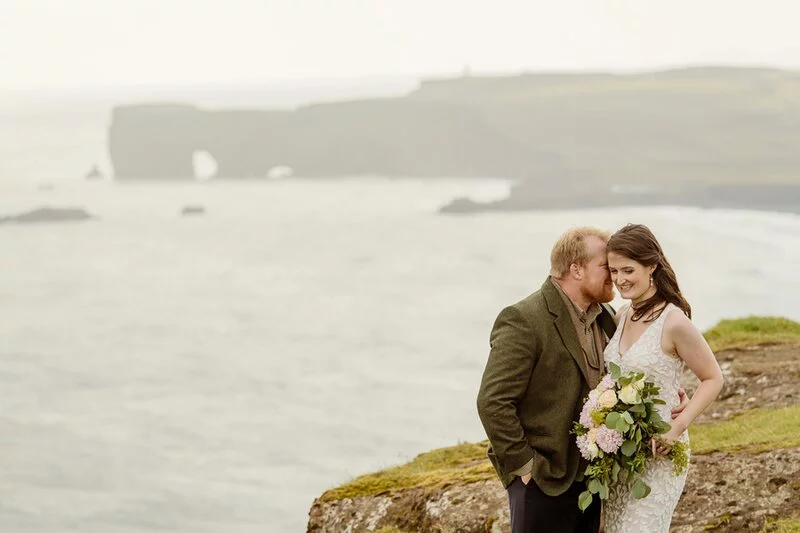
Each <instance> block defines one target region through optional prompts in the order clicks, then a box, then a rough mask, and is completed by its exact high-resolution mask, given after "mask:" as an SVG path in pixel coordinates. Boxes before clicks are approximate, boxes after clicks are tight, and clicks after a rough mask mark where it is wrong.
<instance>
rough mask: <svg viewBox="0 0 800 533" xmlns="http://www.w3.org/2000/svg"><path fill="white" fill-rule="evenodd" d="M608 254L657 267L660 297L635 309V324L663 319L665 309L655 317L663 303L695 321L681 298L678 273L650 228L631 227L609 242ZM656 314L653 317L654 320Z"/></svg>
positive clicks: (648, 300) (613, 236) (641, 226)
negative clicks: (676, 274) (612, 253)
mask: <svg viewBox="0 0 800 533" xmlns="http://www.w3.org/2000/svg"><path fill="white" fill-rule="evenodd" d="M607 251H608V252H614V253H616V254H619V255H621V256H623V257H626V258H628V259H631V260H633V261H636V262H637V263H639V264H641V265H644V266H648V267H649V266H654V265H655V267H656V269H655V270H654V271H653V285H654V286H655V288H656V293H655V294H654V295H653V296H651V297H650V298H648V299H647V300H645V301H644V302H643V303H642V304H641V305H639V306H638V307H634V308H633V316H632V317H631V320H633V321H634V322H635V321H637V320H641V319H642V317H647V319H646V320H645V322H650V321H652V320H655V319H657V318H658V317H659V316H661V313H662V312H663V309H661V310H659V311H658V313H655V314H653V310H654V309H655V308H656V307H658V306H659V305H661V304H663V303H665V302H666V303H671V304H674V305H675V306H677V307H679V308H680V309H681V310H682V311H683V312H684V313H686V316H688V317H689V318H692V307H691V306H690V305H689V302H687V301H686V298H684V297H683V294H681V289H680V287H678V279H677V278H676V277H675V271H674V270H672V266H671V265H670V264H669V261H667V257H666V256H665V255H664V251H663V250H662V249H661V245H660V244H658V240H656V237H655V235H653V232H652V231H650V228H648V227H647V226H645V225H643V224H628V225H626V226H625V227H623V228H622V229H620V230H619V231H617V232H616V233H615V234H613V235H612V236H611V238H610V239H609V241H608V247H607ZM651 314H653V316H651Z"/></svg>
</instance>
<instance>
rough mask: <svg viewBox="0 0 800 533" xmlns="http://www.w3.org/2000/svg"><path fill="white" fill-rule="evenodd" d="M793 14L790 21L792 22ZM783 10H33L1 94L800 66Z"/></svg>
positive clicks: (403, 6)
mask: <svg viewBox="0 0 800 533" xmlns="http://www.w3.org/2000/svg"><path fill="white" fill-rule="evenodd" d="M793 13H794V15H793ZM797 14H800V7H799V6H797V5H796V4H795V3H793V2H790V1H788V0H771V1H766V2H761V3H759V4H749V3H745V4H742V5H732V4H731V3H729V2H724V1H722V0H709V1H707V2H703V3H699V4H698V3H696V2H690V1H688V0H676V1H675V2H671V3H669V4H658V5H657V4H649V3H648V4H642V3H640V2H635V1H634V0H618V1H615V2H611V3H603V4H597V3H593V2H590V1H588V0H579V1H576V2H572V3H569V4H550V3H544V2H522V1H520V0H506V1H500V2H496V3H493V4H492V5H491V6H489V5H475V6H469V5H462V4H461V3H458V2H456V1H455V0H441V1H440V2H437V3H436V4H433V5H431V4H429V3H425V2H421V1H419V0H408V1H406V2H403V3H400V2H394V1H384V2H374V1H369V0H342V1H341V2H338V3H336V5H332V4H326V3H321V2H318V1H315V0H298V1H296V2H293V3H291V4H285V3H281V2H278V1H277V0H262V1H259V2H254V1H250V0H231V1H229V2H227V3H226V4H225V5H224V6H223V5H222V4H221V3H217V2H208V1H207V2H186V1H183V0H171V1H167V2H163V1H162V2H158V1H155V0H137V1H135V2H134V1H133V0H119V1H116V2H113V3H109V2H100V1H97V0H72V1H70V2H68V3H67V2H57V1H54V0H31V1H29V2H26V3H25V4H11V3H5V4H2V5H0V17H2V18H3V19H4V20H7V21H13V24H8V25H7V26H8V28H6V31H4V32H3V34H2V35H0V47H2V49H4V50H14V51H15V53H14V54H7V55H8V56H9V57H6V58H4V69H3V72H2V73H0V87H3V88H5V89H6V90H10V89H14V90H42V89H55V90H62V89H63V90H68V89H73V90H76V89H81V88H103V87H131V86H154V85H155V86H165V85H166V86H198V85H205V84H218V85H219V84H221V85H231V84H232V85H253V84H274V83H281V82H290V83H291V82H302V81H304V80H305V81H310V80H331V79H339V80H341V79H362V78H372V77H395V76H400V77H428V76H438V75H455V74H458V73H460V72H462V71H464V70H465V69H469V70H470V71H471V72H474V73H519V72H525V71H559V72H561V71H604V72H605V71H612V72H625V71H640V70H662V69H666V68H675V67H682V66H696V65H725V66H727V65H730V66H738V65H742V66H766V67H775V68H790V69H791V68H798V67H800V36H798V35H797V34H796V32H794V28H793V23H792V22H791V21H793V20H795V19H796V18H797V16H796V15H797Z"/></svg>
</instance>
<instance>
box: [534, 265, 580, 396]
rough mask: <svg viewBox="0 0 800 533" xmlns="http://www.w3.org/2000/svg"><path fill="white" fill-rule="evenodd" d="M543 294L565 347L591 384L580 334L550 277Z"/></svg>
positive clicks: (543, 288) (543, 286)
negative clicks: (579, 337)
mask: <svg viewBox="0 0 800 533" xmlns="http://www.w3.org/2000/svg"><path fill="white" fill-rule="evenodd" d="M542 294H544V298H545V300H546V301H547V307H548V309H549V311H550V314H551V315H553V322H554V323H555V326H556V329H557V330H558V334H559V335H561V340H562V341H563V342H564V346H566V348H567V351H569V354H570V355H571V356H572V358H573V359H575V363H577V365H578V368H580V369H581V374H583V379H584V381H586V383H589V372H588V370H587V368H586V360H585V357H584V355H583V348H581V343H580V341H579V340H578V332H577V331H575V324H573V323H572V317H570V315H569V310H568V309H567V308H566V307H565V306H564V300H562V299H561V295H560V294H558V289H556V288H555V287H554V286H553V281H551V279H550V278H549V277H548V278H547V280H546V281H545V282H544V285H542Z"/></svg>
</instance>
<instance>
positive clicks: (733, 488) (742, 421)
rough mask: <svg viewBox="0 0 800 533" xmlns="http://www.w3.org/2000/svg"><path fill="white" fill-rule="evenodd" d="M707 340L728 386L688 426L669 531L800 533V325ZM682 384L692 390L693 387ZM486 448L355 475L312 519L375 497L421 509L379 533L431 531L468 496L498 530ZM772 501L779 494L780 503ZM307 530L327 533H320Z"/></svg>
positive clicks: (449, 451)
mask: <svg viewBox="0 0 800 533" xmlns="http://www.w3.org/2000/svg"><path fill="white" fill-rule="evenodd" d="M704 335H705V336H706V338H707V339H708V341H709V343H710V344H711V345H712V347H714V349H715V352H717V358H718V359H719V360H720V364H721V366H722V367H723V372H724V373H725V374H726V388H725V390H723V393H722V394H721V395H720V397H719V398H718V400H717V401H716V402H715V403H714V404H713V405H712V407H711V408H709V409H708V410H707V411H706V412H705V413H704V414H703V416H702V420H698V423H696V424H695V425H693V426H692V427H691V428H690V437H691V441H692V455H693V459H692V468H693V469H694V470H693V473H692V472H690V479H689V482H690V484H694V485H693V486H692V487H690V486H687V492H686V494H685V495H684V497H683V499H682V500H681V504H680V505H679V508H678V510H677V511H676V518H675V520H674V521H673V526H676V523H677V524H678V526H679V529H675V531H681V532H683V531H695V530H703V529H704V528H705V529H715V530H719V531H745V530H747V531H751V530H753V529H754V528H755V530H761V531H763V532H765V533H767V532H779V533H781V532H783V533H786V532H789V533H791V532H800V520H799V519H798V517H800V504H798V503H796V502H800V470H799V469H798V468H796V467H794V466H792V465H793V464H794V462H795V461H797V460H798V459H800V402H798V397H800V395H798V393H797V390H798V387H799V386H800V324H798V323H797V322H794V321H791V320H787V319H784V318H774V317H747V318H742V319H736V320H723V321H722V322H720V323H719V324H717V325H716V326H714V327H713V328H711V329H709V330H708V331H706V332H705V333H704ZM685 377H687V376H685ZM686 386H687V389H690V390H691V388H692V386H693V385H692V384H691V383H687V385H686ZM486 444H487V443H486V442H480V443H462V444H458V445H456V446H451V447H447V448H441V449H437V450H433V451H430V452H426V453H423V454H421V455H419V456H417V457H416V458H415V459H413V460H412V461H410V462H409V463H407V464H405V465H400V466H396V467H393V468H389V469H387V470H384V471H381V472H375V473H371V474H367V475H364V476H360V477H358V478H356V479H354V480H352V481H350V482H348V483H345V484H344V485H342V486H339V487H336V488H333V489H331V490H329V491H327V492H325V493H324V494H323V495H322V496H321V497H320V498H318V500H317V501H316V502H315V504H314V508H312V516H318V515H319V512H318V511H317V512H316V513H315V510H318V509H322V508H325V509H335V508H336V507H337V506H338V505H340V504H339V503H338V502H354V501H362V504H363V505H365V506H366V508H369V506H370V504H369V503H367V502H368V501H369V500H370V499H371V498H375V499H380V500H381V501H382V502H383V503H382V504H381V505H382V506H383V508H389V509H394V508H395V507H396V508H397V509H399V511H397V513H399V515H407V514H408V513H410V512H411V511H409V509H410V507H409V506H411V507H413V508H414V509H417V508H419V507H420V506H422V507H421V509H422V511H420V513H421V514H420V517H421V518H420V517H417V518H415V519H414V520H415V521H414V520H412V521H411V522H408V521H403V520H399V521H398V520H394V519H390V517H389V516H388V515H387V516H385V517H384V518H383V519H382V520H383V522H381V524H380V525H383V526H386V528H388V529H385V530H383V531H385V532H386V533H389V532H394V533H396V532H398V531H434V530H437V529H436V528H435V527H432V526H431V525H430V524H431V522H430V521H431V520H432V519H431V518H430V516H429V515H425V511H424V509H426V508H427V507H430V506H431V505H432V506H433V507H437V506H442V505H445V506H447V505H449V506H451V507H452V508H453V509H454V511H453V512H454V514H459V513H460V515H464V513H465V512H466V511H464V510H463V509H460V510H458V512H457V513H456V511H455V508H456V507H457V506H458V504H457V503H453V502H452V501H447V500H448V497H446V496H442V494H444V493H446V492H453V491H454V490H455V493H457V494H460V495H459V496H457V498H459V499H465V501H467V500H469V498H472V499H471V500H469V501H472V502H473V503H470V504H469V505H467V507H468V508H474V507H475V503H474V502H475V501H476V500H475V499H476V498H477V500H478V501H480V500H481V499H483V500H491V502H492V503H491V504H489V506H488V507H489V509H488V510H486V511H480V513H483V514H480V516H473V517H472V518H473V519H474V520H473V521H477V522H480V521H481V520H488V521H489V522H492V523H495V521H496V520H502V516H503V515H502V513H503V511H502V508H503V506H504V503H503V502H504V496H503V493H502V487H500V485H499V483H497V481H496V477H495V474H494V471H493V470H492V467H491V465H490V464H489V462H488V460H487V459H486ZM756 456H757V457H758V458H757V459H756V458H755V457H756ZM698 471H700V472H702V475H700V474H698V473H697V472H698ZM759 484H760V485H759ZM495 485H496V486H495ZM761 485H763V486H761ZM469 487H475V488H473V489H470V488H469ZM498 491H500V492H498ZM765 494H767V495H770V494H771V496H768V497H769V498H772V499H771V500H769V502H767V500H764V501H761V500H760V499H759V498H762V499H763V498H765V496H764V495H765ZM776 494H780V498H779V499H778V500H776V499H775V498H778V496H776ZM411 495H413V497H412V496H411ZM709 495H710V496H709ZM450 498H456V497H454V496H451V497H450ZM709 498H711V499H709ZM714 498H717V499H719V501H716V500H715V499H714ZM734 499H738V501H740V502H741V504H736V505H740V507H733V508H731V507H730V506H731V505H734V503H733V500H734ZM410 501H413V502H415V503H414V504H413V505H412V504H411V503H409V502H410ZM390 502H391V505H390ZM443 502H444V503H443ZM792 502H795V503H792ZM347 505H351V504H345V506H347ZM386 506H388V507H386ZM392 506H395V507H392ZM454 506H455V507H454ZM495 506H499V507H497V509H495V508H494V507H495ZM725 506H728V509H725V508H724V507H725ZM764 506H768V508H767V507H764ZM378 507H381V506H380V505H379V506H378ZM414 512H417V511H416V510H415V511H414ZM468 512H472V513H473V514H474V513H475V511H474V510H473V511H468ZM498 513H500V514H498ZM334 514H335V513H334ZM390 514H391V513H390ZM399 515H398V516H399ZM415 516H416V515H415ZM425 516H428V517H427V518H425ZM426 520H427V522H426ZM312 522H314V519H313V518H312ZM489 522H487V523H489ZM310 524H311V523H310ZM426 524H427V525H426ZM394 527H398V528H399V529H392V528H394ZM437 527H438V526H437ZM680 527H682V528H684V529H680ZM697 528H699V529H697ZM310 530H313V531H327V530H326V529H325V528H324V527H322V528H321V529H313V528H312V529H310ZM465 530H466V529H465ZM480 530H481V531H483V529H480ZM354 531H362V530H361V529H355V530H354ZM364 531H366V530H364ZM486 531H489V529H486Z"/></svg>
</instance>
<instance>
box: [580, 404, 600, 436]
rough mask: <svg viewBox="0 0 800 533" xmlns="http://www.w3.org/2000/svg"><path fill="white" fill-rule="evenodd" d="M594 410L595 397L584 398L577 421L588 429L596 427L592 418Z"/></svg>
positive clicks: (595, 408) (595, 405) (595, 407)
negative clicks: (584, 401)
mask: <svg viewBox="0 0 800 533" xmlns="http://www.w3.org/2000/svg"><path fill="white" fill-rule="evenodd" d="M595 410H597V399H596V398H592V397H591V396H590V397H589V399H588V400H586V403H585V404H583V409H581V417H580V420H579V421H580V423H581V425H582V426H583V427H585V428H589V429H591V428H594V427H597V424H595V423H594V420H592V411H595Z"/></svg>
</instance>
